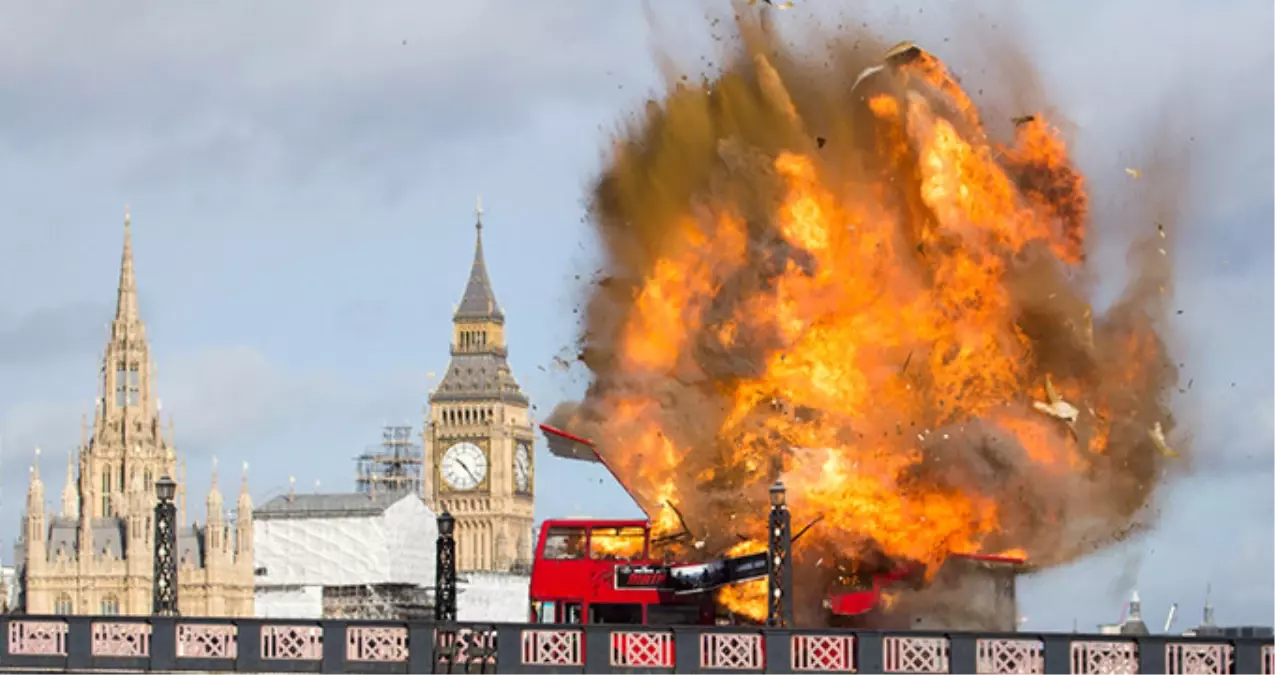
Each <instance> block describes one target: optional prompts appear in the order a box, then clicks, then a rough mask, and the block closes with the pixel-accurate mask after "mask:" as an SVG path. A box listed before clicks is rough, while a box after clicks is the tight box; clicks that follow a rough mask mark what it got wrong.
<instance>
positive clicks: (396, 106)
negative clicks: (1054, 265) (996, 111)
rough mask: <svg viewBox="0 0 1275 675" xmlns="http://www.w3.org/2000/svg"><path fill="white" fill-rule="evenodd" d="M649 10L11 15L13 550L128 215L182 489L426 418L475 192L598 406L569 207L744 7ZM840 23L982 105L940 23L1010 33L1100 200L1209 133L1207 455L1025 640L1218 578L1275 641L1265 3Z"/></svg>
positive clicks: (351, 447)
mask: <svg viewBox="0 0 1275 675" xmlns="http://www.w3.org/2000/svg"><path fill="white" fill-rule="evenodd" d="M649 4H650V12H649V15H650V16H653V17H654V18H655V20H656V21H658V23H659V24H660V25H661V27H662V29H661V31H659V32H653V31H652V27H651V23H650V22H649V21H648V18H647V15H646V14H645V13H644V11H643V7H642V5H641V4H640V3H638V2H636V1H629V0H626V1H623V2H606V3H603V2H585V1H584V0H566V1H564V2H556V3H547V2H514V1H512V0H505V1H504V2H496V1H478V0H473V1H465V2H451V3H441V2H428V3H426V2H406V1H405V2H383V3H376V5H375V11H372V10H371V9H370V6H368V5H365V4H358V3H338V2H320V1H317V0H308V1H305V2H301V1H296V2H283V1H280V2H272V3H247V2H222V3H197V2H166V3H147V2H109V1H102V2H94V3H76V2H45V3H35V4H33V3H21V2H16V1H14V2H8V1H0V204H2V205H3V206H2V207H0V214H2V215H0V382H2V383H3V385H2V386H0V442H2V443H3V450H2V452H0V462H2V465H0V539H2V542H0V550H2V551H3V553H0V557H2V558H3V559H4V560H5V562H6V563H8V562H10V561H11V560H10V559H11V551H12V548H11V542H12V537H13V535H14V534H15V533H16V530H17V525H18V520H19V516H20V510H21V503H22V500H23V498H24V491H25V484H26V476H27V471H26V467H27V466H28V465H29V464H30V462H31V458H32V449H33V447H34V446H35V445H36V444H39V445H41V446H42V447H43V448H44V449H45V452H44V455H43V463H42V468H43V471H44V475H45V476H46V477H47V482H48V485H49V496H50V499H51V501H54V502H56V499H57V495H58V494H59V491H60V489H61V483H62V479H61V477H62V475H63V467H64V465H65V453H66V452H67V451H68V450H69V449H70V448H71V447H72V446H73V444H74V443H75V441H76V439H77V438H78V434H79V419H80V415H81V414H82V413H85V412H88V411H90V410H91V409H92V402H93V397H94V396H95V387H96V384H95V374H96V371H97V367H98V364H97V362H96V359H97V354H98V352H99V350H100V349H101V348H102V346H103V344H104V341H105V323H106V322H107V321H108V320H109V319H110V316H111V312H112V309H113V302H114V290H115V289H114V286H115V281H116V277H117V273H118V265H119V247H120V237H121V225H122V219H123V213H124V208H125V205H126V204H128V205H131V207H132V213H133V232H134V245H135V250H136V264H137V275H138V281H139V284H140V287H141V302H142V312H143V316H144V318H145V319H146V321H147V322H148V324H149V328H150V336H151V339H152V347H153V350H154V354H155V356H156V359H157V361H158V366H159V388H160V389H159V390H160V395H161V397H162V399H163V402H164V410H165V413H169V412H171V413H172V414H173V416H174V418H175V422H176V430H177V441H178V447H179V450H180V452H181V453H182V455H183V456H184V457H185V458H187V460H188V462H189V466H190V473H191V480H190V482H191V489H192V495H200V494H202V492H203V490H204V489H206V486H207V481H208V472H209V468H210V463H211V458H212V457H213V456H214V455H216V456H218V457H219V458H220V460H221V465H222V466H223V467H234V466H237V465H238V464H239V461H240V460H250V461H251V463H252V469H251V471H252V473H251V480H252V486H253V493H254V498H255V499H256V500H257V502H258V503H260V502H261V501H263V500H265V499H267V498H268V497H270V496H272V495H274V494H278V493H279V492H280V491H282V490H285V489H286V485H287V480H288V476H289V475H295V476H296V477H297V482H298V485H299V486H303V487H305V488H306V489H309V487H310V486H311V485H312V484H313V483H315V482H316V481H321V484H322V488H323V489H325V490H344V489H348V488H350V487H351V479H352V475H353V470H354V465H353V462H352V461H351V458H352V457H353V456H354V455H356V454H358V453H359V452H361V451H362V450H363V449H364V448H365V447H366V446H368V445H370V444H372V443H374V442H375V441H376V440H377V439H378V438H379V427H380V426H381V425H382V424H385V423H399V424H411V425H413V426H415V427H417V428H418V429H419V426H420V423H421V416H422V409H423V406H424V402H425V399H426V396H427V393H428V391H429V389H430V387H431V377H432V373H434V372H441V371H442V370H443V368H444V367H445V365H446V361H447V343H448V338H449V321H450V316H451V311H452V306H453V303H455V302H456V301H457V300H458V299H459V297H460V293H461V290H462V287H463V285H464V281H465V275H466V273H467V270H468V265H469V260H470V255H471V250H472V245H473V228H472V223H473V216H472V211H473V205H474V200H475V197H476V195H478V194H479V193H481V194H482V196H483V200H484V202H485V205H486V213H487V215H486V217H485V222H486V224H487V228H486V229H485V233H486V235H487V237H486V251H487V256H488V264H489V268H490V270H491V276H492V279H493V282H494V285H495V288H496V292H497V294H498V296H499V298H500V301H501V303H502V304H503V306H504V308H505V311H506V314H507V315H508V320H509V323H508V326H509V335H510V341H511V344H512V347H511V360H512V363H513V366H514V370H515V373H516V375H517V377H518V378H519V380H520V382H521V383H522V385H523V387H524V388H525V389H526V390H527V391H528V392H529V393H530V394H531V396H532V398H533V401H535V403H536V404H537V407H538V409H539V411H540V414H541V416H543V415H544V414H545V413H547V412H548V410H550V409H551V408H552V406H553V404H554V403H555V402H557V401H559V400H562V399H563V398H567V397H571V396H574V395H576V394H578V393H579V391H580V390H581V382H580V380H579V378H577V377H573V376H570V375H564V374H562V373H558V372H556V371H555V369H554V368H553V367H552V359H553V356H554V355H555V354H556V353H558V352H559V351H560V350H561V349H562V348H563V347H564V346H566V345H568V344H569V343H570V342H571V340H572V338H573V333H572V330H573V327H574V323H573V321H572V318H573V314H572V308H573V307H575V306H576V304H577V302H578V301H579V299H580V290H581V289H580V287H579V285H578V284H579V282H578V281H577V280H576V275H577V274H580V273H582V272H585V273H587V272H588V271H590V270H591V269H592V267H591V261H590V255H591V251H592V248H591V244H590V240H589V237H588V233H587V230H586V227H585V225H584V224H583V223H582V215H583V214H582V207H581V204H582V200H583V197H584V190H585V188H586V186H587V185H588V183H589V181H590V179H591V177H592V176H593V175H594V173H595V171H596V170H597V168H598V166H599V162H600V157H601V150H602V149H603V148H604V147H605V146H606V144H607V138H608V132H609V131H610V130H611V129H612V128H614V125H615V123H616V122H617V120H619V119H620V117H621V116H622V115H623V114H625V113H626V112H628V111H631V110H633V109H634V108H636V107H638V106H640V105H641V103H642V101H643V100H644V98H645V96H646V95H648V94H649V93H650V92H651V91H652V90H653V89H654V88H655V87H657V86H658V83H659V78H658V74H657V71H656V68H655V60H654V59H653V58H652V56H651V54H652V48H653V47H663V48H666V49H670V50H672V51H673V52H675V53H676V54H677V55H678V56H680V57H682V58H684V59H686V60H687V61H688V62H689V63H699V57H700V56H702V55H705V54H708V55H710V59H709V60H711V56H712V52H711V47H712V45H713V43H712V41H711V39H710V33H709V31H708V30H707V28H706V26H707V22H706V20H705V19H704V15H705V12H706V11H708V12H710V13H723V12H727V11H729V6H728V5H726V4H724V3H721V2H706V5H705V6H700V5H698V4H697V3H693V2H683V1H681V0H677V1H674V0H667V1H661V0H651V2H650V3H649ZM806 4H815V3H802V2H798V5H797V7H796V8H794V9H793V10H790V11H788V12H785V13H784V14H782V15H780V16H779V17H778V18H779V19H780V23H788V24H793V25H797V24H800V23H801V22H803V21H809V20H812V15H813V13H814V10H812V9H810V8H807V7H805V5H806ZM854 4H855V6H856V7H862V9H856V10H855V12H856V13H855V14H853V15H848V16H846V17H842V18H841V19H836V20H845V19H847V18H848V19H853V20H856V21H866V22H869V23H870V24H872V25H873V26H876V27H879V29H880V30H881V31H882V32H883V33H884V34H885V35H886V36H887V37H888V38H891V39H902V38H911V39H916V40H918V41H920V42H922V43H923V44H927V45H933V46H934V47H935V51H938V52H939V53H940V55H942V56H944V57H946V58H948V59H949V60H950V61H952V62H953V65H954V67H955V68H956V70H957V71H958V73H959V74H961V75H962V76H963V77H964V78H965V80H966V82H967V84H969V85H971V86H970V88H971V89H975V88H978V87H979V86H982V85H986V86H988V87H989V88H990V87H993V86H995V84H996V83H995V82H994V81H990V80H991V79H993V78H994V76H992V75H989V74H988V73H989V72H990V71H989V70H988V69H987V68H983V67H980V66H979V59H980V58H984V57H985V54H981V53H980V49H979V47H980V45H979V43H978V41H972V40H962V34H961V31H959V30H957V29H956V28H954V26H957V25H961V24H960V22H959V21H957V20H956V19H958V18H959V19H960V20H962V21H967V22H970V21H972V22H976V23H978V24H979V25H980V26H982V27H983V28H984V29H986V30H991V31H993V32H995V31H1002V32H1009V31H1017V32H1019V33H1021V34H1022V35H1023V36H1025V38H1024V39H1023V40H1022V41H1021V42H1022V44H1024V45H1025V47H1024V50H1025V51H1026V53H1027V54H1028V55H1029V56H1031V57H1032V59H1033V60H1034V61H1035V62H1036V63H1037V66H1038V67H1039V69H1040V71H1041V86H1042V88H1043V90H1044V91H1045V92H1047V98H1048V100H1049V101H1050V102H1052V103H1053V104H1054V105H1056V106H1057V110H1058V111H1059V112H1061V113H1062V114H1063V115H1064V116H1065V117H1066V119H1067V120H1068V122H1069V124H1068V130H1069V133H1071V134H1072V136H1073V138H1074V140H1075V143H1076V149H1077V153H1078V157H1079V159H1080V161H1081V162H1082V164H1083V168H1084V169H1085V170H1086V171H1087V172H1088V173H1089V174H1090V176H1091V177H1092V178H1093V179H1094V180H1093V183H1094V184H1093V193H1094V198H1095V202H1096V203H1097V204H1098V208H1099V210H1100V212H1101V210H1102V209H1103V208H1104V207H1103V205H1104V204H1111V203H1116V202H1118V201H1119V200H1120V199H1121V190H1124V189H1127V181H1123V180H1122V179H1124V178H1126V177H1125V176H1124V175H1123V167H1125V166H1128V165H1130V164H1131V163H1135V162H1137V161H1139V159H1140V158H1145V157H1146V156H1147V153H1148V152H1149V149H1148V147H1147V143H1146V141H1147V137H1148V134H1147V130H1148V127H1151V126H1155V124H1156V123H1157V122H1159V121H1161V120H1164V119H1166V118H1169V119H1171V120H1173V123H1174V124H1176V125H1177V126H1176V127H1174V128H1175V129H1176V130H1177V131H1179V132H1180V133H1178V135H1177V137H1176V138H1177V143H1178V144H1179V145H1182V146H1183V147H1188V146H1189V150H1190V161H1189V166H1190V169H1191V175H1190V180H1189V182H1188V183H1187V184H1186V188H1185V190H1186V192H1185V196H1186V198H1187V200H1186V205H1187V215H1186V217H1185V218H1184V220H1185V221H1188V225H1187V226H1186V227H1184V229H1183V231H1182V232H1181V233H1180V235H1179V236H1180V238H1181V240H1182V243H1183V245H1182V246H1180V247H1179V248H1178V253H1177V255H1178V260H1177V265H1178V285H1177V298H1178V306H1179V308H1180V309H1182V310H1183V311H1182V313H1181V314H1180V315H1175V316H1174V320H1175V322H1176V323H1175V325H1174V327H1173V328H1174V332H1175V349H1176V350H1177V351H1178V353H1179V354H1180V356H1179V360H1180V361H1181V362H1182V363H1183V364H1184V372H1185V375H1184V380H1185V379H1187V378H1190V379H1193V381H1194V382H1193V387H1192V388H1191V390H1190V391H1189V392H1187V393H1186V394H1184V395H1182V396H1180V397H1179V398H1178V400H1177V401H1176V404H1175V405H1176V408H1177V410H1178V413H1179V415H1180V416H1181V418H1182V422H1183V424H1184V425H1185V426H1186V427H1187V428H1188V429H1189V433H1190V435H1191V438H1192V441H1193V443H1194V445H1195V447H1196V448H1197V452H1198V455H1199V461H1198V462H1197V466H1196V468H1195V469H1194V470H1193V472H1192V474H1191V475H1189V476H1186V477H1183V478H1179V479H1175V480H1173V482H1172V483H1171V485H1170V486H1169V487H1168V489H1166V490H1165V491H1164V492H1163V493H1162V495H1161V499H1160V501H1159V504H1158V505H1157V507H1158V509H1159V511H1160V525H1159V527H1158V529H1157V530H1156V531H1155V532H1154V533H1152V534H1150V535H1149V536H1146V537H1143V538H1141V539H1139V540H1137V541H1134V542H1130V543H1129V544H1127V545H1125V546H1123V547H1121V548H1119V549H1113V550H1110V551H1108V552H1106V553H1104V554H1103V555H1101V556H1098V557H1095V558H1092V559H1089V560H1086V561H1083V562H1081V563H1079V564H1077V565H1075V566H1074V567H1073V568H1070V569H1064V570H1054V571H1050V572H1048V573H1045V574H1041V575H1039V576H1037V577H1033V578H1030V579H1027V580H1025V581H1024V582H1023V588H1022V598H1023V603H1024V610H1023V612H1024V614H1025V615H1026V616H1027V623H1026V624H1025V627H1026V628H1039V629H1047V628H1060V629H1070V628H1071V626H1072V622H1073V620H1075V621H1078V623H1079V624H1080V625H1081V626H1082V627H1089V626H1092V625H1093V624H1096V623H1098V622H1100V621H1104V620H1114V619H1115V618H1116V617H1117V615H1118V614H1119V611H1120V605H1121V603H1122V602H1123V600H1124V599H1125V596H1126V595H1127V593H1128V591H1129V590H1130V589H1131V588H1132V587H1133V585H1134V584H1135V583H1136V584H1137V585H1138V587H1139V588H1140V590H1141V592H1142V596H1143V598H1144V601H1145V607H1146V609H1147V611H1148V613H1149V614H1150V615H1151V618H1152V621H1151V622H1152V623H1158V622H1159V621H1161V620H1162V617H1163V616H1164V612H1165V611H1167V608H1168V604H1169V603H1170V602H1173V601H1177V602H1180V603H1181V604H1182V614H1183V617H1182V619H1181V622H1180V624H1179V627H1185V624H1190V623H1191V622H1193V621H1195V620H1196V619H1197V618H1198V617H1199V612H1200V605H1201V602H1202V599H1203V595H1204V591H1205V587H1206V585H1207V584H1209V583H1211V584H1212V586H1213V596H1214V600H1215V603H1216V604H1217V606H1218V617H1219V619H1220V620H1221V621H1224V622H1227V623H1266V624H1269V623H1271V621H1272V614H1273V613H1275V605H1273V601H1272V597H1273V596H1275V581H1273V573H1272V569H1273V567H1275V552H1273V547H1275V543H1273V542H1275V540H1273V537H1272V522H1273V520H1275V509H1273V504H1272V473H1273V472H1272V454H1273V452H1275V433H1273V428H1275V418H1273V415H1272V408H1273V405H1275V403H1273V390H1275V388H1273V386H1272V384H1273V380H1272V373H1273V372H1275V358H1273V356H1272V354H1273V350H1272V343H1273V342H1275V335H1273V326H1275V314H1273V312H1272V304H1273V303H1272V281H1273V271H1272V269H1273V268H1272V259H1273V256H1272V249H1273V244H1275V242H1273V238H1272V228H1271V223H1272V220H1273V219H1275V210H1273V207H1272V182H1273V181H1275V174H1273V171H1272V161H1273V158H1272V146H1273V144H1275V135H1273V134H1272V124H1271V122H1272V116H1273V114H1275V110H1273V102H1272V99H1273V94H1272V79H1273V73H1272V59H1273V52H1272V40H1271V37H1272V36H1271V30H1272V25H1273V19H1275V17H1273V16H1272V11H1273V10H1272V6H1271V4H1270V3H1269V2H1263V1H1262V0H1244V1H1239V0H1233V1H1220V2H1203V1H1200V2H1190V1H1179V0H1173V1H1163V2H1154V1H1152V0H1129V1H1127V2H1121V3H1099V2H1081V3H1076V2H1066V3H1062V2H1059V3H1052V4H1050V5H1045V4H1044V3H1036V4H1033V5H1032V7H1033V9H1031V10H1027V9H1023V10H1020V12H1019V13H1017V14H1016V15H1014V16H1010V15H1008V14H1007V8H1008V3H1006V4H996V3H984V4H982V5H980V6H979V8H975V7H974V6H972V5H970V4H968V3H962V4H961V7H962V8H963V9H964V11H963V14H962V15H961V16H960V17H955V16H954V15H952V14H951V13H950V12H945V11H944V10H943V8H944V7H951V5H934V4H933V3H925V4H924V11H922V10H921V9H920V7H921V6H920V5H907V4H902V3H888V4H886V3H873V2H864V3H854ZM705 7H707V10H706V9H705ZM754 9H755V8H754ZM750 11H751V10H750ZM825 13H826V14H830V13H827V12H825ZM826 18H828V17H825V19H826ZM965 25H968V24H965ZM940 44H941V47H940V46H939V45H940ZM980 78H981V79H980ZM1183 136H1187V137H1188V140H1187V141H1185V142H1184V141H1183V140H1182V137H1183ZM1105 256H1106V258H1104V259H1110V260H1111V261H1112V263H1111V264H1112V266H1113V267H1116V268H1118V267H1120V265H1121V264H1122V263H1121V258H1120V253H1119V252H1118V251H1117V252H1110V251H1108V252H1106V254H1105ZM538 459H539V470H538V473H537V478H538V481H539V485H538V486H537V487H538V490H539V493H540V495H541V497H540V499H539V501H538V504H537V511H538V515H539V516H540V517H545V516H551V515H564V514H594V515H605V514H627V513H632V512H633V510H634V509H633V507H632V506H630V505H629V504H628V502H627V500H626V498H625V496H624V494H623V492H622V491H621V490H620V489H619V488H618V486H616V485H615V484H614V483H613V482H611V481H610V480H609V479H608V478H607V477H606V476H604V475H603V474H602V473H601V472H600V471H599V470H598V468H597V467H594V466H590V465H577V464H572V463H570V462H567V461H564V460H558V459H555V458H552V457H550V456H548V455H547V454H546V453H545V452H543V451H541V452H540V454H539V456H538ZM581 483H584V484H586V485H587V488H581V487H578V486H579V485H580V484H581ZM568 487H569V488H570V489H567V488H568ZM199 501H202V500H199V499H196V498H195V497H192V505H193V504H196V503H198V502H199ZM192 510H194V509H192ZM199 510H202V507H200V509H199ZM197 515H201V516H202V514H197Z"/></svg>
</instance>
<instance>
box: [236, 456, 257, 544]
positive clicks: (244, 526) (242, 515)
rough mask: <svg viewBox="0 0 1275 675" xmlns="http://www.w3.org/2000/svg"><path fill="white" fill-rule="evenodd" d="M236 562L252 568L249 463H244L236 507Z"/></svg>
mask: <svg viewBox="0 0 1275 675" xmlns="http://www.w3.org/2000/svg"><path fill="white" fill-rule="evenodd" d="M235 562H237V563H239V564H241V565H246V566H248V567H251V566H252V564H253V563H252V497H250V496H249V495H248V463H247V462H244V463H243V479H242V480H241V481H240V483H239V503H238V504H237V505H236V507H235Z"/></svg>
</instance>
